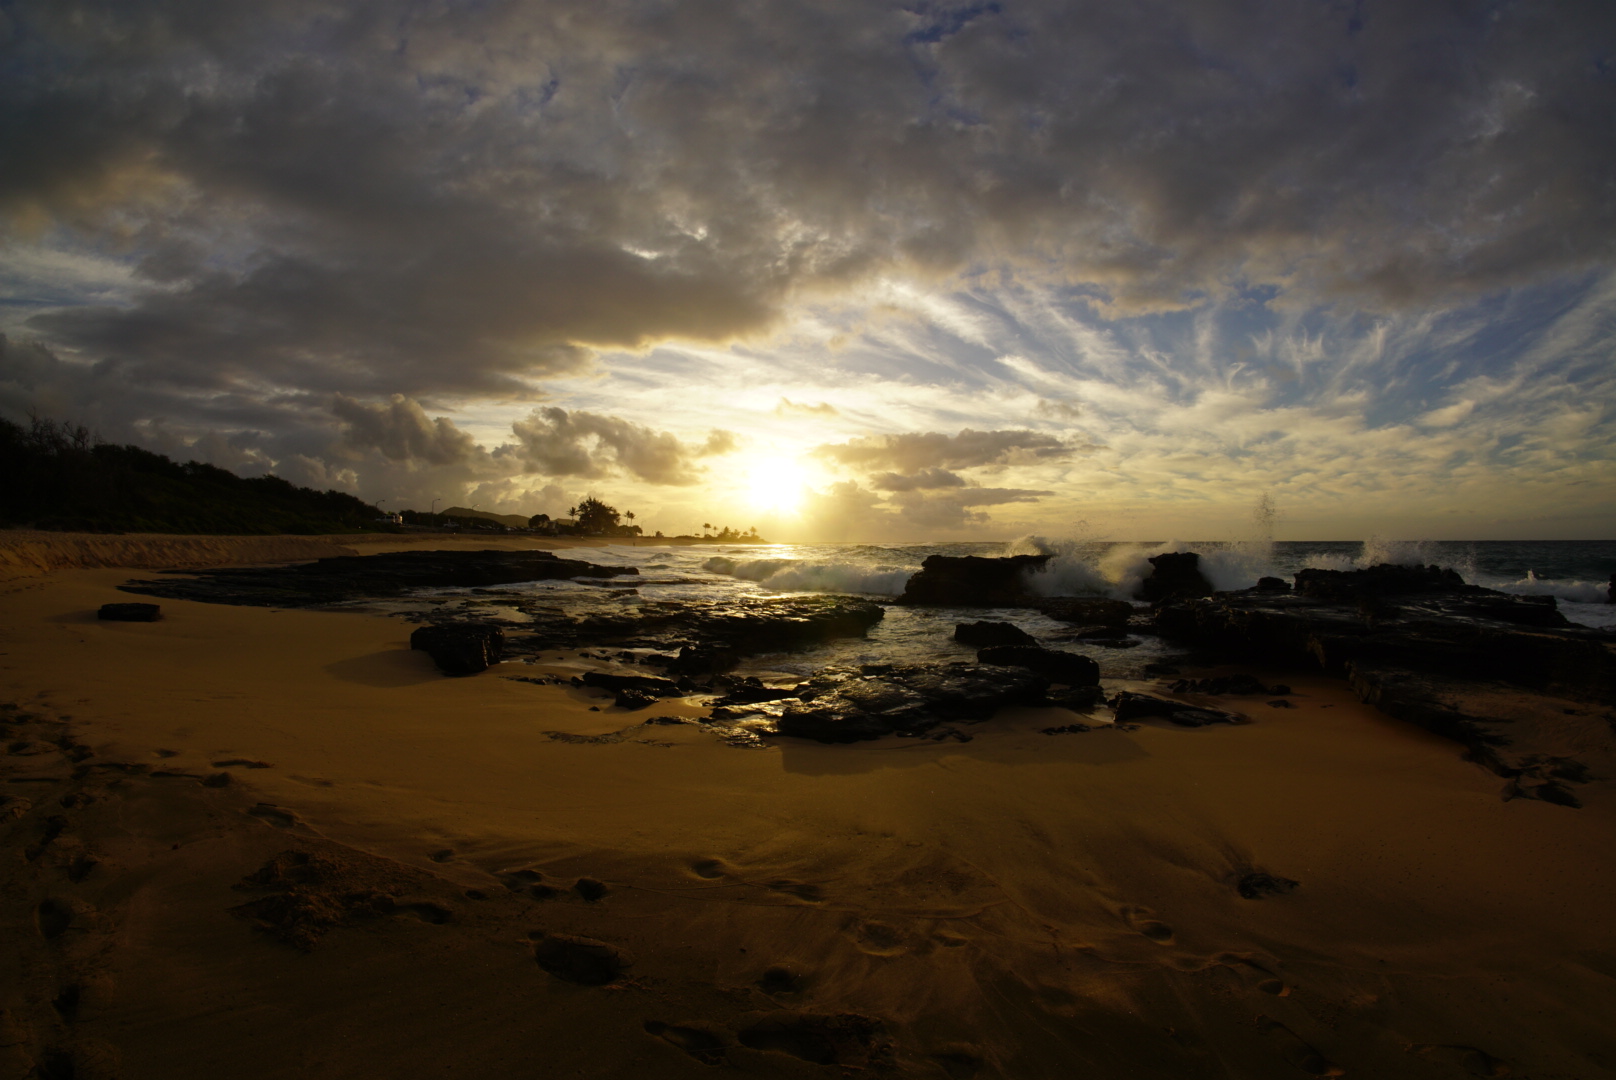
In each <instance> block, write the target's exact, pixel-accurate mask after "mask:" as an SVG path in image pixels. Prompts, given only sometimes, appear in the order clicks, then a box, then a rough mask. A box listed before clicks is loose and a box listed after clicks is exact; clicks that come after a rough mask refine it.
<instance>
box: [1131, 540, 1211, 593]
mask: <svg viewBox="0 0 1616 1080" xmlns="http://www.w3.org/2000/svg"><path fill="white" fill-rule="evenodd" d="M1150 565H1151V566H1152V567H1154V569H1153V570H1152V571H1151V573H1150V576H1149V577H1147V578H1146V579H1145V580H1144V581H1143V582H1142V583H1141V584H1140V587H1139V595H1140V596H1141V597H1142V598H1144V599H1145V600H1148V601H1150V602H1151V603H1152V604H1159V603H1161V602H1162V601H1163V600H1170V599H1174V598H1177V597H1185V596H1210V595H1212V583H1211V582H1210V581H1207V580H1206V577H1205V576H1204V575H1203V574H1202V573H1201V556H1200V555H1198V554H1196V553H1195V552H1193V551H1183V552H1171V551H1170V552H1165V553H1163V554H1161V555H1157V556H1155V557H1154V558H1152V559H1151V560H1150Z"/></svg>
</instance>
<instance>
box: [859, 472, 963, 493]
mask: <svg viewBox="0 0 1616 1080" xmlns="http://www.w3.org/2000/svg"><path fill="white" fill-rule="evenodd" d="M870 483H871V485H873V486H874V487H877V488H879V489H881V490H883V491H923V490H926V489H928V488H950V487H964V486H965V478H964V477H962V476H960V475H959V474H957V473H951V472H949V471H948V470H947V469H921V470H920V471H919V472H917V473H913V474H911V475H904V474H902V473H893V472H887V473H880V474H878V475H875V476H872V477H870Z"/></svg>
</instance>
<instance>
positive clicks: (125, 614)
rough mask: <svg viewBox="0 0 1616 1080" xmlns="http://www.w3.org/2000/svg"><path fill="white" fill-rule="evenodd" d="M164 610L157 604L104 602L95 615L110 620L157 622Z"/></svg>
mask: <svg viewBox="0 0 1616 1080" xmlns="http://www.w3.org/2000/svg"><path fill="white" fill-rule="evenodd" d="M162 611H163V609H162V608H161V607H159V606H158V605H157V604H102V605H101V610H100V611H98V612H96V613H95V617H96V618H98V619H106V620H108V621H109V622H156V621H157V620H158V619H161V618H162V617H163V614H162Z"/></svg>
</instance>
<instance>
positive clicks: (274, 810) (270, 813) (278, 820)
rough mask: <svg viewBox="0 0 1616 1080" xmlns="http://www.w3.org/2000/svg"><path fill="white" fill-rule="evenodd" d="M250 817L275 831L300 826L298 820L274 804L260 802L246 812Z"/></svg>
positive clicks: (292, 814) (289, 812) (288, 811)
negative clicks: (265, 823)
mask: <svg viewBox="0 0 1616 1080" xmlns="http://www.w3.org/2000/svg"><path fill="white" fill-rule="evenodd" d="M247 813H248V814H250V815H251V816H253V817H255V818H258V819H260V820H262V821H266V822H268V823H269V824H271V825H273V826H275V827H276V828H277V829H290V828H292V827H293V826H295V825H298V824H300V819H299V818H298V816H297V815H296V814H294V813H292V812H291V811H290V810H287V809H285V808H283V807H279V806H276V805H275V804H274V803H267V802H261V803H259V804H258V805H256V806H254V807H253V808H252V809H251V810H248V811H247Z"/></svg>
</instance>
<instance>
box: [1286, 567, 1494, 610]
mask: <svg viewBox="0 0 1616 1080" xmlns="http://www.w3.org/2000/svg"><path fill="white" fill-rule="evenodd" d="M1463 588H1465V581H1464V578H1462V577H1460V576H1459V574H1458V572H1457V571H1454V570H1445V569H1443V568H1442V567H1439V566H1396V565H1393V564H1391V563H1381V564H1380V565H1378V566H1371V567H1369V568H1368V569H1366V570H1318V569H1306V570H1298V571H1297V573H1296V595H1298V596H1306V597H1310V598H1312V599H1314V600H1333V601H1343V602H1345V601H1357V600H1361V599H1364V598H1365V597H1380V596H1407V595H1410V594H1413V593H1437V592H1456V591H1458V590H1460V589H1463Z"/></svg>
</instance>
